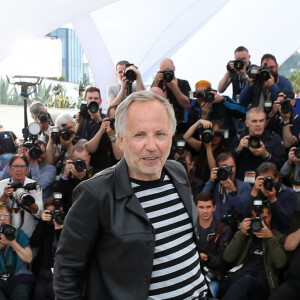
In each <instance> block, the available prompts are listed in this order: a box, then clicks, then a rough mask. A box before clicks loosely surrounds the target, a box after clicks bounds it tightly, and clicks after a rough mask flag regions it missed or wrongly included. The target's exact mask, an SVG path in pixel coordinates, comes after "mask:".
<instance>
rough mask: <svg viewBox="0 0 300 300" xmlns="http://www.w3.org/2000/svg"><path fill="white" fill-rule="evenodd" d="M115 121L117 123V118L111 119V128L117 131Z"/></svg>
mask: <svg viewBox="0 0 300 300" xmlns="http://www.w3.org/2000/svg"><path fill="white" fill-rule="evenodd" d="M115 121H116V118H115V117H111V118H109V122H110V128H111V129H112V130H115Z"/></svg>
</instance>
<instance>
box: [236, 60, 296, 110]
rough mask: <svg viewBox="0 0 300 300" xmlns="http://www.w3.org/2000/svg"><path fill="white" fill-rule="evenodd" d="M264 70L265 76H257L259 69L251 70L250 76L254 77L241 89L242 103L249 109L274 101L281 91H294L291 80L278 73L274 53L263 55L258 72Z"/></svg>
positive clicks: (261, 106)
mask: <svg viewBox="0 0 300 300" xmlns="http://www.w3.org/2000/svg"><path fill="white" fill-rule="evenodd" d="M262 68H263V69H262ZM262 70H263V76H257V75H256V74H257V71H256V70H255V72H254V69H253V71H252V70H250V74H249V76H250V77H252V78H250V81H249V82H248V83H247V84H246V86H245V87H244V88H243V90H242V91H241V94H240V104H242V105H244V106H245V107H247V108H248V109H250V108H252V107H257V106H258V107H260V108H263V107H264V103H265V102H266V101H271V102H272V103H273V102H274V101H275V100H276V99H277V96H278V93H279V91H283V90H285V91H289V92H292V91H293V88H292V84H291V82H290V81H289V80H288V79H286V78H285V77H284V76H283V75H279V74H278V64H277V61H276V58H275V56H274V55H272V54H265V55H263V57H262V58H261V67H260V69H259V70H258V73H260V74H261V73H262V72H261V71H262ZM252 73H253V76H252V75H251V74H252ZM253 77H254V78H253Z"/></svg>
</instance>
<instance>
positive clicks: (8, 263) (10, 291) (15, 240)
mask: <svg viewBox="0 0 300 300" xmlns="http://www.w3.org/2000/svg"><path fill="white" fill-rule="evenodd" d="M11 223H12V209H11V208H10V207H9V205H7V204H4V203H3V202H0V232H1V234H0V250H1V251H0V299H22V300H23V299H24V300H30V299H31V292H32V290H33V287H34V284H35V278H34V276H33V275H32V273H31V271H30V270H29V267H28V264H29V263H30V262H31V261H32V251H31V248H30V246H29V239H28V237H27V235H26V234H25V233H24V232H23V231H22V230H19V229H16V228H15V227H14V226H13V225H11Z"/></svg>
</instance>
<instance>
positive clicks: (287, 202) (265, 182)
mask: <svg viewBox="0 0 300 300" xmlns="http://www.w3.org/2000/svg"><path fill="white" fill-rule="evenodd" d="M256 174H257V177H256V179H255V182H254V186H253V188H252V191H251V197H250V198H248V199H246V200H245V205H244V216H247V214H248V212H249V209H250V208H251V206H252V203H253V199H261V200H264V201H267V202H269V205H270V210H271V213H272V219H273V221H272V226H273V228H274V229H276V230H278V231H279V232H282V233H283V234H286V233H287V232H288V228H289V225H290V222H291V220H292V216H293V214H294V212H295V210H296V205H297V193H296V192H295V191H293V190H292V189H290V188H288V187H287V186H285V185H284V184H282V183H281V182H280V181H279V172H278V170H277V167H276V165H275V164H273V163H268V162H265V163H262V164H261V165H260V166H259V167H258V168H257V170H256Z"/></svg>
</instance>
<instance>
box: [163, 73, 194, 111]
mask: <svg viewBox="0 0 300 300" xmlns="http://www.w3.org/2000/svg"><path fill="white" fill-rule="evenodd" d="M166 85H167V87H168V88H169V89H170V90H171V91H172V93H173V95H174V96H175V98H176V100H177V102H178V103H179V104H180V105H181V106H182V107H183V108H184V109H187V108H189V107H190V99H189V97H188V96H187V95H185V93H186V94H188V92H189V91H190V90H191V88H190V85H189V84H188V83H187V82H186V83H185V81H182V87H181V88H179V85H178V79H177V78H175V77H174V78H173V79H172V80H171V82H167V83H166ZM181 89H182V90H181Z"/></svg>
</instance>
